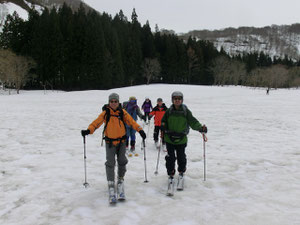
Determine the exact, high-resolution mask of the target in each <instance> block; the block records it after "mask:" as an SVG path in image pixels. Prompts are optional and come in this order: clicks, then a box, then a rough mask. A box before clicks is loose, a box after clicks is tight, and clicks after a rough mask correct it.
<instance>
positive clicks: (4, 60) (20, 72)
mask: <svg viewBox="0 0 300 225" xmlns="http://www.w3.org/2000/svg"><path fill="white" fill-rule="evenodd" d="M34 66H35V62H34V60H33V59H31V58H29V57H25V56H18V55H16V54H15V53H13V52H12V51H10V50H3V49H0V80H1V81H2V82H3V83H5V84H7V85H9V86H13V87H15V88H16V90H17V93H18V94H19V91H20V89H21V88H22V87H23V86H24V85H25V84H26V81H27V80H28V72H29V70H30V69H31V68H33V67H34Z"/></svg>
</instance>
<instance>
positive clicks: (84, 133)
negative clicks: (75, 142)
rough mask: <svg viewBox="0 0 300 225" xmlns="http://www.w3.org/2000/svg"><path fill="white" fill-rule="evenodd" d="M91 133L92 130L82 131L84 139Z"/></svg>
mask: <svg viewBox="0 0 300 225" xmlns="http://www.w3.org/2000/svg"><path fill="white" fill-rule="evenodd" d="M90 133H91V132H90V130H89V129H87V130H81V135H82V136H83V137H84V136H86V135H89V134H90Z"/></svg>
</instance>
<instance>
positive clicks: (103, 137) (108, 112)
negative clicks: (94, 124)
mask: <svg viewBox="0 0 300 225" xmlns="http://www.w3.org/2000/svg"><path fill="white" fill-rule="evenodd" d="M102 111H106V114H105V126H104V129H103V132H102V140H106V141H109V142H110V144H111V143H112V141H117V140H123V139H124V138H125V137H126V134H125V136H124V137H122V138H118V139H111V138H108V137H105V136H104V131H105V130H106V127H107V124H108V122H109V120H110V117H111V116H115V115H110V110H109V107H108V104H105V105H104V106H103V107H102ZM117 111H119V112H120V113H119V116H115V117H118V119H119V120H120V121H122V122H123V124H124V127H126V126H125V122H124V112H123V109H122V106H121V104H119V106H118V108H117ZM101 145H103V142H102V144H101Z"/></svg>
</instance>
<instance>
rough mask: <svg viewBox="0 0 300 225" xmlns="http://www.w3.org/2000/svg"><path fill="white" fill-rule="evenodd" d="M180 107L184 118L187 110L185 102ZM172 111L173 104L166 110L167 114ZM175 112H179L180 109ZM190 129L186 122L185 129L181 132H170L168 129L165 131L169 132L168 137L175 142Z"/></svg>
mask: <svg viewBox="0 0 300 225" xmlns="http://www.w3.org/2000/svg"><path fill="white" fill-rule="evenodd" d="M182 108H183V115H184V117H185V118H187V112H188V108H187V106H186V105H185V104H182ZM173 111H174V106H171V107H170V108H169V110H168V111H167V112H166V113H167V116H169V115H171V114H172V113H173ZM176 113H181V111H176ZM189 131H190V127H189V125H188V124H187V126H186V128H185V130H184V131H183V132H181V133H177V132H170V131H167V130H166V131H165V132H166V133H168V134H169V137H170V139H171V140H172V141H173V142H176V140H177V141H179V140H180V139H182V138H183V137H184V136H185V135H187V134H188V133H189Z"/></svg>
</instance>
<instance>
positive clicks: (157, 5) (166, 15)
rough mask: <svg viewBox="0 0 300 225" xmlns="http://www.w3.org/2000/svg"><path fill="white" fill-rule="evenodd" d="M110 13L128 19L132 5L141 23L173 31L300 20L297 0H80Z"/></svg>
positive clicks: (255, 25)
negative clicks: (121, 12)
mask: <svg viewBox="0 0 300 225" xmlns="http://www.w3.org/2000/svg"><path fill="white" fill-rule="evenodd" d="M83 1H84V2H85V3H87V4H88V5H90V6H92V7H93V8H95V9H96V10H98V11H99V12H103V11H105V12H107V13H109V14H111V15H112V16H115V14H116V13H118V12H119V11H120V9H122V10H123V12H124V14H125V15H126V16H127V18H128V19H129V20H130V18H131V13H132V10H133V8H135V10H136V13H137V15H138V20H139V22H140V23H141V24H142V25H143V24H145V23H146V21H147V20H149V23H150V25H151V28H152V29H153V30H154V27H155V24H158V27H159V28H160V29H162V28H166V29H171V30H174V31H175V32H176V33H180V32H188V31H190V30H197V29H209V30H213V29H222V28H226V27H235V28H237V27H240V26H254V27H263V26H269V25H272V24H277V25H283V24H288V25H290V24H292V23H297V22H299V23H300V12H299V10H300V0H247V1H245V0H83Z"/></svg>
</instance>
